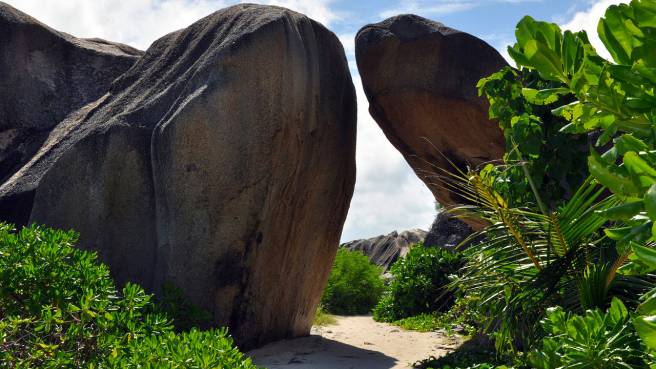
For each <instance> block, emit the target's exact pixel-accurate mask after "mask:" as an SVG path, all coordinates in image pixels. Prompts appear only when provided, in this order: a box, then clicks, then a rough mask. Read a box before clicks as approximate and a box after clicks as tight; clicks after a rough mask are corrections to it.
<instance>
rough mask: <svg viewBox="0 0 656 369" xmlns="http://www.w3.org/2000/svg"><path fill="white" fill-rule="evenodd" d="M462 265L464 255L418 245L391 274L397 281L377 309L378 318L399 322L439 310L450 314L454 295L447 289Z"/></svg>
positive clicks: (398, 263)
mask: <svg viewBox="0 0 656 369" xmlns="http://www.w3.org/2000/svg"><path fill="white" fill-rule="evenodd" d="M461 266H462V259H461V257H460V255H458V254H454V253H452V252H450V251H448V250H445V249H441V248H431V247H424V245H423V244H421V243H420V244H417V245H414V246H412V247H411V248H410V251H409V252H408V254H407V255H406V256H405V257H404V258H403V259H401V260H399V261H397V262H396V263H395V264H394V265H392V268H391V269H390V272H391V273H392V275H393V277H394V278H393V280H392V282H391V283H390V284H389V286H388V287H387V289H386V291H385V293H384V294H383V297H382V298H381V299H380V301H379V302H378V304H377V305H376V307H375V308H374V319H376V320H377V321H385V322H393V321H395V320H399V319H403V318H407V317H411V316H415V315H419V314H423V313H432V312H436V311H447V310H448V309H449V308H450V307H451V305H452V304H453V300H454V297H453V294H452V293H450V292H449V291H448V290H447V288H446V286H447V284H448V283H449V276H450V275H452V274H455V273H457V272H458V270H459V269H460V267H461Z"/></svg>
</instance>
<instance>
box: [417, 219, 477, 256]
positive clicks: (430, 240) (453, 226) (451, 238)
mask: <svg viewBox="0 0 656 369" xmlns="http://www.w3.org/2000/svg"><path fill="white" fill-rule="evenodd" d="M472 233H473V230H472V228H471V227H470V226H469V225H468V224H467V223H465V222H463V221H461V220H459V219H457V218H455V217H453V216H451V215H449V214H448V213H446V212H443V211H440V212H439V213H437V216H435V221H433V224H432V225H431V227H430V230H429V231H428V233H427V234H426V238H425V239H424V245H425V246H431V247H443V248H447V249H451V250H454V249H455V248H456V247H457V246H459V245H460V243H461V242H462V241H464V240H465V239H467V237H469V235H471V234H472Z"/></svg>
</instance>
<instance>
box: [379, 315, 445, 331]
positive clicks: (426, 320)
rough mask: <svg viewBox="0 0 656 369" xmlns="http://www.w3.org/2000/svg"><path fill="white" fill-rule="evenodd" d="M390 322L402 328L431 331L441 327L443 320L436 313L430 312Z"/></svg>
mask: <svg viewBox="0 0 656 369" xmlns="http://www.w3.org/2000/svg"><path fill="white" fill-rule="evenodd" d="M392 324H394V325H396V326H399V327H401V328H403V329H407V330H409V331H418V332H431V331H434V330H437V329H439V328H442V327H443V325H444V322H443V321H442V320H441V319H440V317H439V316H438V315H437V314H435V313H432V314H419V315H415V316H411V317H408V318H403V319H401V320H397V321H395V322H392Z"/></svg>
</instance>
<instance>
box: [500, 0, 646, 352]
mask: <svg viewBox="0 0 656 369" xmlns="http://www.w3.org/2000/svg"><path fill="white" fill-rule="evenodd" d="M598 33H599V37H600V38H601V40H602V42H603V43H604V46H605V47H606V49H607V51H608V52H609V54H610V55H611V56H612V58H613V61H614V62H610V61H607V60H605V59H603V58H601V57H600V56H599V55H598V54H597V52H596V50H595V49H594V48H593V47H592V45H590V43H589V41H588V37H587V35H586V34H585V32H577V33H572V32H570V31H565V32H564V33H563V32H562V31H561V30H560V29H559V28H558V26H557V25H555V24H551V23H547V22H537V21H535V20H533V19H532V18H530V17H525V18H524V19H522V20H521V21H520V22H519V24H518V26H517V31H516V35H517V43H516V44H515V45H514V46H513V47H510V48H509V49H508V51H509V53H510V55H511V57H512V58H513V59H514V60H515V61H516V62H517V64H518V65H519V66H522V67H525V68H527V69H531V70H534V71H536V72H537V73H538V74H539V75H540V77H541V78H542V79H544V80H546V81H552V82H554V83H560V84H561V87H558V88H552V89H542V90H537V89H524V90H522V94H523V95H524V96H525V97H527V98H528V99H529V100H530V101H532V102H534V103H540V102H541V101H545V102H546V101H555V100H557V99H559V97H561V96H572V97H573V99H572V100H573V101H572V102H571V103H568V104H564V105H561V106H558V107H556V108H554V109H553V110H552V112H553V114H555V115H557V116H560V117H563V118H565V119H566V120H567V121H569V122H570V123H569V124H568V125H567V126H565V127H563V128H562V131H563V132H570V133H587V132H599V138H598V140H597V142H596V146H597V147H598V150H601V151H603V154H599V153H597V151H596V150H590V155H589V157H588V167H589V170H590V173H591V174H592V175H593V176H594V177H595V178H596V180H598V181H599V182H600V183H601V184H603V185H604V186H606V187H607V188H608V189H609V190H610V191H611V192H612V193H614V194H615V197H616V198H617V199H618V200H619V203H618V204H616V206H615V207H614V208H613V209H607V210H606V211H605V213H604V215H605V216H606V217H607V218H608V219H611V220H618V221H622V222H623V223H624V224H623V225H624V227H619V228H615V229H609V230H607V234H608V236H609V237H610V238H611V239H614V240H616V241H617V247H618V252H619V253H620V254H623V255H627V257H628V258H629V259H630V260H631V261H632V263H631V264H630V266H629V267H627V268H625V269H624V271H626V272H627V273H634V274H635V273H643V274H644V273H649V272H651V271H653V270H654V268H652V267H649V264H651V263H650V261H649V258H650V257H651V256H652V255H654V254H656V252H655V251H654V249H653V242H654V241H655V235H656V226H654V224H656V223H655V222H654V220H656V150H655V144H656V134H655V132H656V131H655V129H654V128H655V125H656V109H654V106H655V105H656V95H655V93H656V89H655V86H656V54H655V53H654V49H655V48H656V2H654V1H653V0H633V1H632V2H631V3H630V4H621V5H617V6H611V7H609V8H608V10H607V11H606V13H605V16H604V17H603V18H602V19H601V20H600V21H599V26H598ZM604 147H606V148H604ZM607 147H610V148H609V149H607ZM651 297H653V294H651V293H650V294H648V295H646V297H645V302H644V304H643V305H642V308H641V310H640V312H641V314H644V315H642V316H640V317H637V318H636V319H634V322H635V324H636V328H637V329H638V332H639V333H640V335H641V337H642V338H643V339H644V340H645V342H646V343H647V345H648V346H649V347H651V348H652V349H656V324H654V322H656V310H655V309H653V307H654V306H656V302H653V303H650V302H649V301H650V299H651Z"/></svg>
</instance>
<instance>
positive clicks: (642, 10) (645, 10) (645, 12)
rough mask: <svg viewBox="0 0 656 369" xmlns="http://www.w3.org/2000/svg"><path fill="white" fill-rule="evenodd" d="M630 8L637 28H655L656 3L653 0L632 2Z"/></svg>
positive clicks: (635, 0)
mask: <svg viewBox="0 0 656 369" xmlns="http://www.w3.org/2000/svg"><path fill="white" fill-rule="evenodd" d="M631 7H632V8H633V12H634V14H635V20H636V23H637V24H638V26H639V27H651V28H656V2H654V1H653V0H634V1H633V2H632V3H631Z"/></svg>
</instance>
